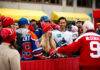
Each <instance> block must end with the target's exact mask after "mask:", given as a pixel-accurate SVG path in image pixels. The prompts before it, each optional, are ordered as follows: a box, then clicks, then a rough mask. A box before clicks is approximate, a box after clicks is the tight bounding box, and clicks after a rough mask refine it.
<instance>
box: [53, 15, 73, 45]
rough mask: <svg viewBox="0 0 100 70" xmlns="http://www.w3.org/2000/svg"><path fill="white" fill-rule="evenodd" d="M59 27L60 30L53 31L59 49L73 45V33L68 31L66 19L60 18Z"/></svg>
mask: <svg viewBox="0 0 100 70" xmlns="http://www.w3.org/2000/svg"><path fill="white" fill-rule="evenodd" d="M58 25H59V26H60V29H59V30H53V31H52V37H53V39H54V40H55V41H56V45H57V47H60V46H63V45H67V44H70V43H72V42H73V39H72V32H70V31H68V30H67V27H66V26H67V20H66V18H64V17H60V18H59V20H58Z"/></svg>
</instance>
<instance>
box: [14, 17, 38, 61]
mask: <svg viewBox="0 0 100 70" xmlns="http://www.w3.org/2000/svg"><path fill="white" fill-rule="evenodd" d="M18 25H19V29H17V30H16V32H17V36H18V38H17V40H18V41H17V43H18V46H19V48H18V49H19V51H20V54H21V59H22V60H32V59H35V57H34V55H33V53H32V51H33V50H35V49H37V46H36V44H35V41H36V40H37V36H36V35H35V34H34V33H33V32H32V31H30V30H29V29H28V26H29V21H28V20H27V19H26V18H21V19H20V20H19V21H18Z"/></svg>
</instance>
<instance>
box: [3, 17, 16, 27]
mask: <svg viewBox="0 0 100 70" xmlns="http://www.w3.org/2000/svg"><path fill="white" fill-rule="evenodd" d="M12 24H14V20H13V19H12V18H11V17H6V18H5V19H4V20H3V22H2V25H3V27H7V26H9V25H12Z"/></svg>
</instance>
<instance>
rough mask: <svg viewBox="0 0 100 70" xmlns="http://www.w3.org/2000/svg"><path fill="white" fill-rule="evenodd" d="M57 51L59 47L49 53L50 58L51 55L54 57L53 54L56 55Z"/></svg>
mask: <svg viewBox="0 0 100 70" xmlns="http://www.w3.org/2000/svg"><path fill="white" fill-rule="evenodd" d="M58 49H59V47H58V48H56V49H54V50H52V51H51V52H50V55H51V56H52V55H54V54H55V53H57V51H58Z"/></svg>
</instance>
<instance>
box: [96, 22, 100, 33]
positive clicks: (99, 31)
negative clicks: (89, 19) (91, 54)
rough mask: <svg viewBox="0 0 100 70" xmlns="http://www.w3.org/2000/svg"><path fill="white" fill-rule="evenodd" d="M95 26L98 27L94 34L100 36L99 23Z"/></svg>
mask: <svg viewBox="0 0 100 70" xmlns="http://www.w3.org/2000/svg"><path fill="white" fill-rule="evenodd" d="M97 26H98V28H97V31H96V33H97V34H99V35H100V23H97Z"/></svg>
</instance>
